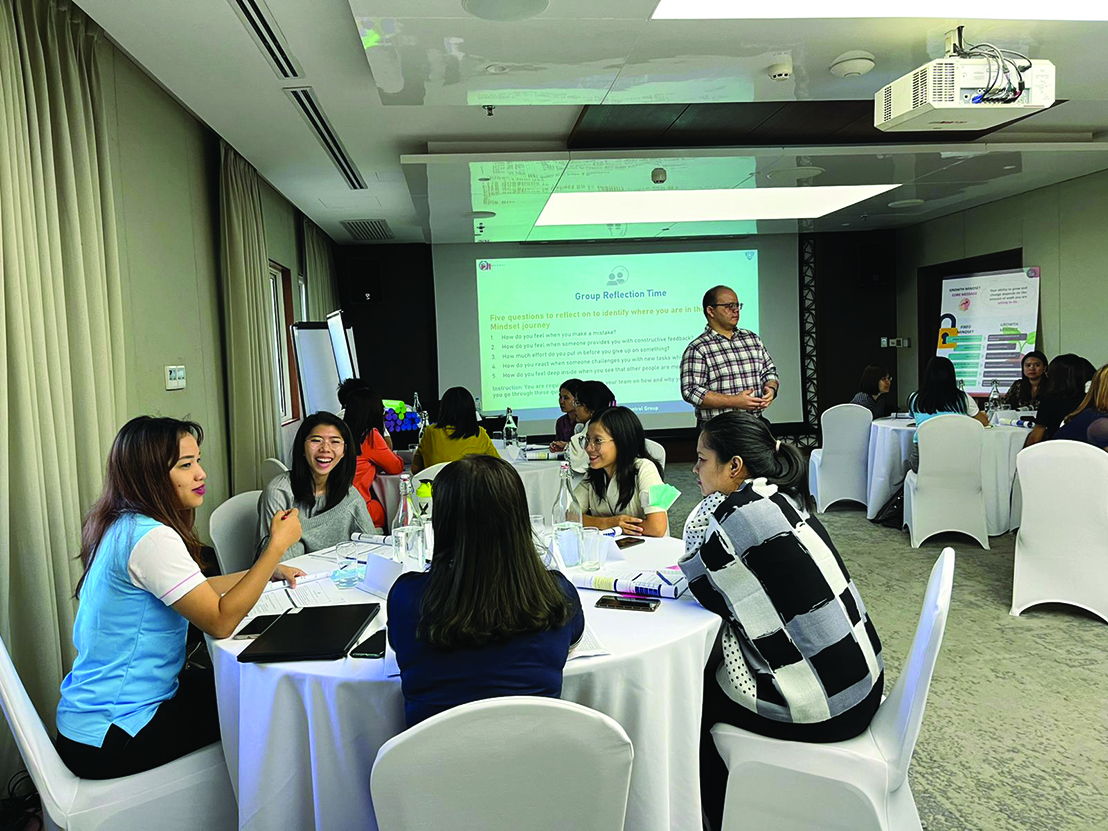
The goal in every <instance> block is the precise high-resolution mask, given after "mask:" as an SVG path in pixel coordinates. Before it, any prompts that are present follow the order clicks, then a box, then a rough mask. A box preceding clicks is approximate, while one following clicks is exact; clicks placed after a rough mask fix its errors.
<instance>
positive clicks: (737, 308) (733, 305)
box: [709, 303, 743, 312]
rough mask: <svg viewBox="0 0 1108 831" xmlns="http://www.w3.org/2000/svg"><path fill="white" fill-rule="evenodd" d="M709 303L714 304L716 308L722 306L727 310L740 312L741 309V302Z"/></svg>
mask: <svg viewBox="0 0 1108 831" xmlns="http://www.w3.org/2000/svg"><path fill="white" fill-rule="evenodd" d="M709 305H710V306H715V307H716V308H720V307H722V308H724V309H727V311H729V312H741V311H742V310H743V304H742V303H710V304H709Z"/></svg>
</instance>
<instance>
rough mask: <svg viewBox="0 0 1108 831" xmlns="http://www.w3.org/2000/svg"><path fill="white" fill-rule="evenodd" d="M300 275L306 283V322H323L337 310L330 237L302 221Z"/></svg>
mask: <svg viewBox="0 0 1108 831" xmlns="http://www.w3.org/2000/svg"><path fill="white" fill-rule="evenodd" d="M304 272H305V275H304V276H305V279H306V280H307V281H308V310H307V312H305V315H304V317H305V319H306V320H326V319H327V315H328V314H330V313H331V312H333V311H335V309H337V308H338V307H339V304H338V300H336V299H335V254H334V250H333V248H332V244H331V238H330V237H329V236H327V235H326V234H325V233H323V231H321V230H320V229H319V226H318V225H316V224H315V223H314V222H312V221H311V220H308V219H305V220H304Z"/></svg>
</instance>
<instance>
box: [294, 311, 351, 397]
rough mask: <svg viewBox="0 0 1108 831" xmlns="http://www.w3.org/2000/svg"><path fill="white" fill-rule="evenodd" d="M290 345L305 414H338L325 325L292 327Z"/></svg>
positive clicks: (336, 374)
mask: <svg viewBox="0 0 1108 831" xmlns="http://www.w3.org/2000/svg"><path fill="white" fill-rule="evenodd" d="M292 345H293V349H294V350H295V352H296V374H297V377H298V378H299V379H300V396H301V399H302V400H303V402H304V414H305V415H310V414H311V413H315V412H318V411H319V410H326V411H327V412H330V413H337V412H338V411H339V395H338V388H339V371H338V366H337V365H336V364H335V351H334V349H332V348H331V334H330V332H329V331H328V329H327V324H326V323H294V324H292Z"/></svg>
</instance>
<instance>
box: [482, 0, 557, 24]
mask: <svg viewBox="0 0 1108 831" xmlns="http://www.w3.org/2000/svg"><path fill="white" fill-rule="evenodd" d="M549 5H550V0H462V8H463V9H465V10H466V11H467V12H469V14H471V15H473V16H474V17H479V18H481V19H482V20H497V21H500V22H502V23H506V22H511V21H513V20H526V19H527V18H529V17H534V16H535V15H537V14H542V13H543V12H544V11H546V7H547V6H549Z"/></svg>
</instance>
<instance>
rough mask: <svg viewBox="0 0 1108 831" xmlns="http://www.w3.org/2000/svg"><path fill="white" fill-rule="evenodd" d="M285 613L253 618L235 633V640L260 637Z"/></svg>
mask: <svg viewBox="0 0 1108 831" xmlns="http://www.w3.org/2000/svg"><path fill="white" fill-rule="evenodd" d="M283 615H284V612H282V613H281V614H279V615H258V616H257V617H256V618H254V619H253V620H251V621H250V622H249V623H248V624H246V625H245V626H244V627H242V629H240V630H239V631H238V632H236V633H235V636H234V638H233V640H236V641H248V640H252V639H253V638H256V637H258V635H260V634H262V632H264V631H265V630H266V629H268V628H269V627H270V626H272V625H273V624H274V623H276V622H277V621H278V620H280V619H281V617H282V616H283Z"/></svg>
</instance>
